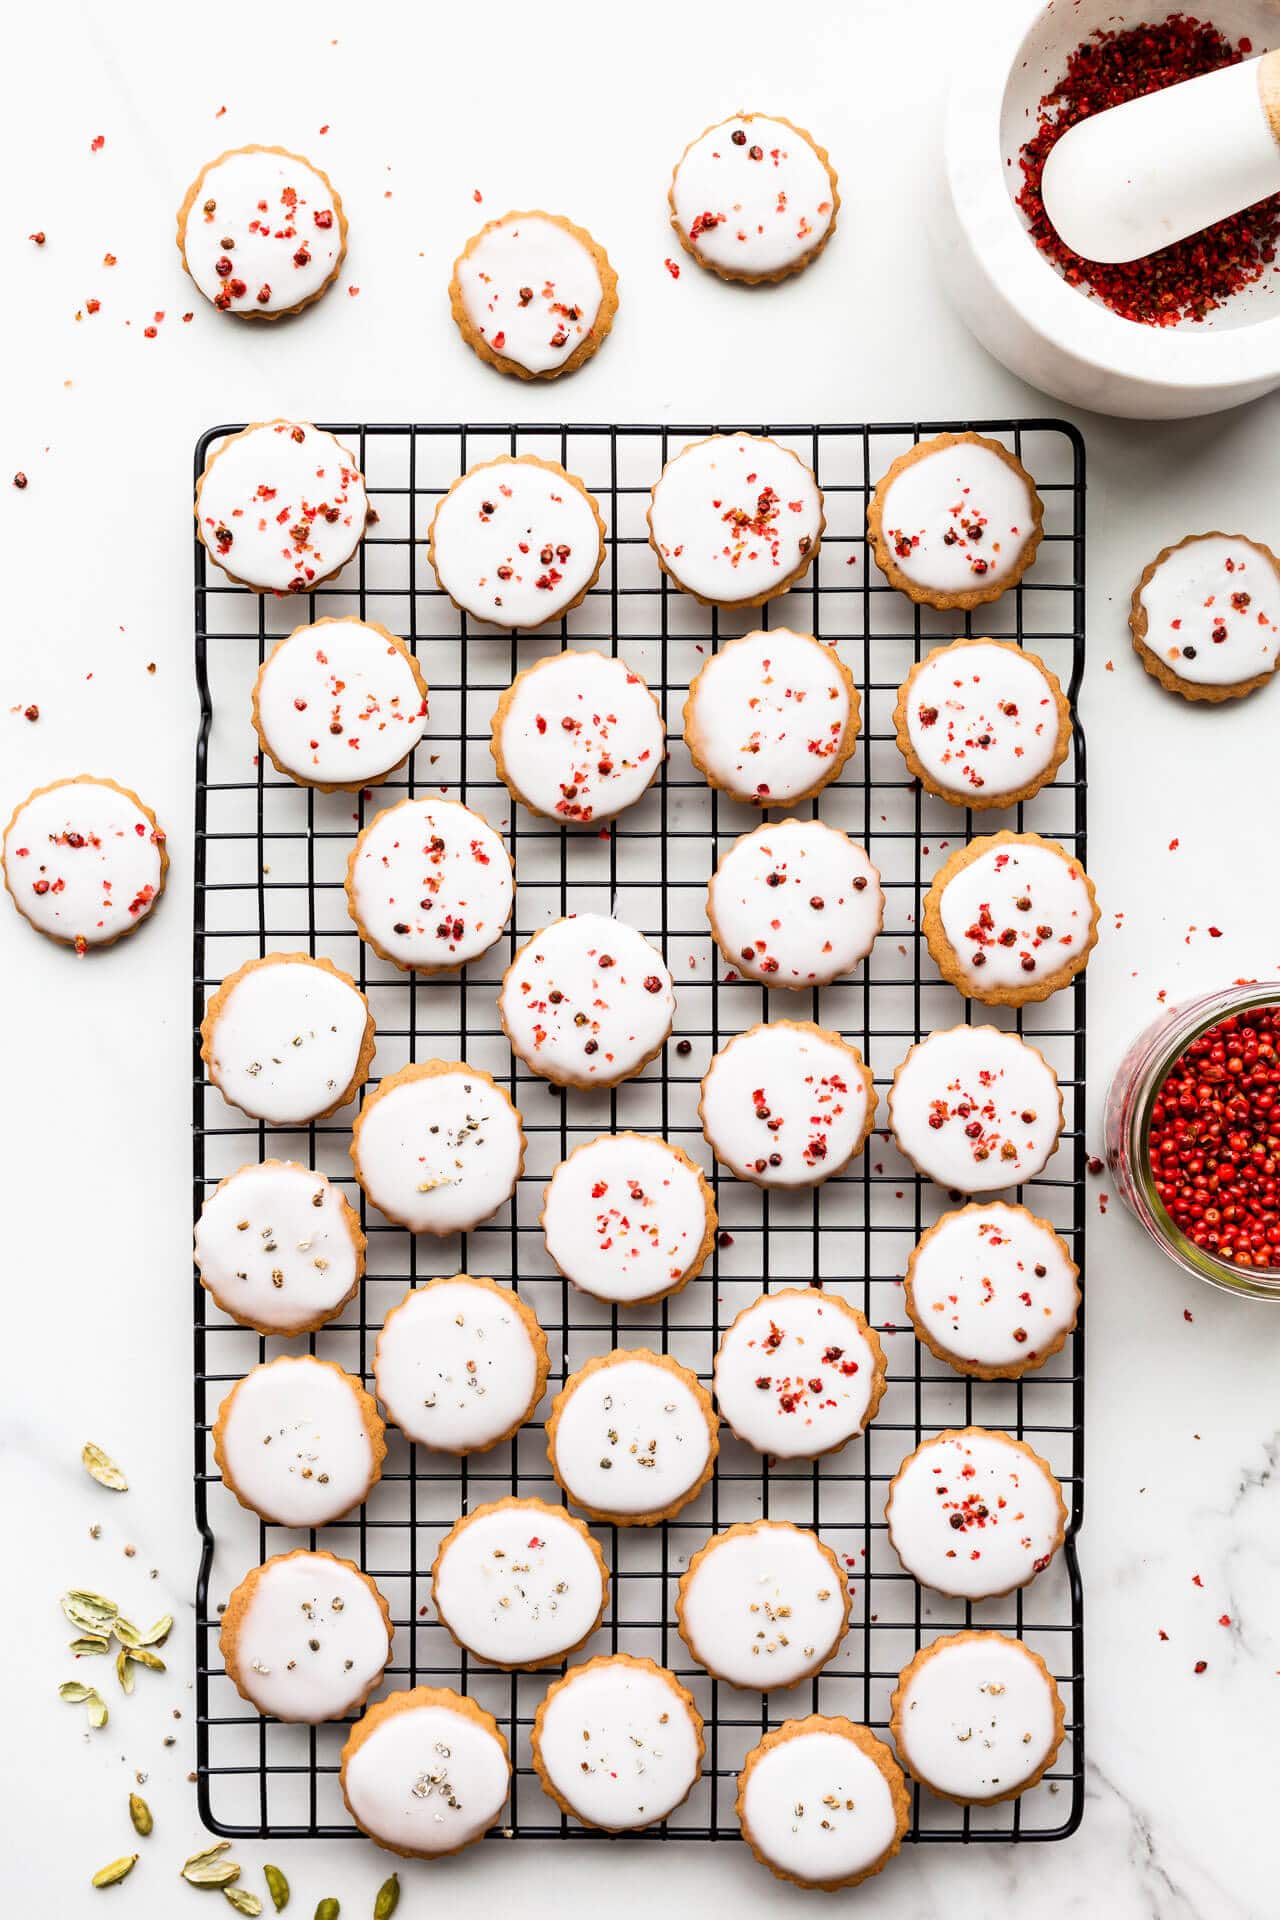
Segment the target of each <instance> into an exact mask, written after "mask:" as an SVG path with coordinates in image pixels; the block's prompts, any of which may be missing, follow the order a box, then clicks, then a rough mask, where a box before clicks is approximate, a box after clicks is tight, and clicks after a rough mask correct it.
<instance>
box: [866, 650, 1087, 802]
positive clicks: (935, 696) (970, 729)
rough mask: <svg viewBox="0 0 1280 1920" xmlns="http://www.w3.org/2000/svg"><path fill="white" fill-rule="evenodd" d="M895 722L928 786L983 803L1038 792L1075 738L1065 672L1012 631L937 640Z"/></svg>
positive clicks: (904, 693) (910, 678) (915, 671)
mask: <svg viewBox="0 0 1280 1920" xmlns="http://www.w3.org/2000/svg"><path fill="white" fill-rule="evenodd" d="M893 724H894V728H895V730H896V733H897V739H898V747H899V749H900V751H901V753H902V757H903V759H904V760H905V761H906V763H907V765H908V767H909V768H910V769H911V772H912V773H913V774H914V775H915V777H916V779H917V780H918V781H919V782H920V784H921V786H922V787H923V788H924V789H925V791H926V793H932V794H933V795H935V797H936V798H937V799H939V800H949V801H950V802H951V804H952V805H953V806H957V807H972V808H973V809H974V810H975V812H980V811H982V810H983V809H985V808H991V807H1013V806H1016V805H1017V804H1018V802H1019V801H1021V800H1030V799H1031V797H1032V795H1033V794H1036V793H1039V791H1040V789H1041V787H1043V786H1045V785H1046V784H1047V783H1048V782H1049V781H1050V780H1052V779H1053V777H1054V775H1055V774H1056V773H1057V771H1058V768H1059V767H1060V766H1061V765H1062V763H1063V761H1064V760H1065V759H1066V757H1067V754H1068V752H1069V751H1070V748H1071V705H1070V702H1069V701H1068V699H1067V696H1066V694H1065V693H1064V692H1063V691H1062V687H1061V685H1060V683H1059V681H1058V676H1057V674H1056V673H1054V672H1053V670H1052V669H1051V668H1050V667H1047V666H1046V665H1045V663H1044V661H1043V660H1042V659H1041V658H1040V656H1039V655H1038V654H1035V653H1032V652H1030V651H1029V650H1028V649H1027V648H1026V647H1019V646H1016V645H1015V644H1014V642H1013V641H1012V640H953V641H952V642H951V644H950V646H946V647H935V648H934V650H933V652H932V653H929V654H926V656H925V658H924V659H923V660H918V661H917V662H916V664H915V666H914V667H912V669H911V671H910V673H909V674H908V675H907V677H906V679H905V680H904V681H903V683H902V685H901V687H899V689H898V700H897V705H896V706H895V707H894V710H893Z"/></svg>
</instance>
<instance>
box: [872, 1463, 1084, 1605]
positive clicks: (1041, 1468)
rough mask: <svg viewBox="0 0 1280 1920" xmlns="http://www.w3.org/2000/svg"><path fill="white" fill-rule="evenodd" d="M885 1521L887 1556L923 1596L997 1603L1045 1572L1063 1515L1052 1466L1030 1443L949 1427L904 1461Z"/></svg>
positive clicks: (892, 1486) (1062, 1532) (1059, 1535)
mask: <svg viewBox="0 0 1280 1920" xmlns="http://www.w3.org/2000/svg"><path fill="white" fill-rule="evenodd" d="M884 1517H885V1522H886V1524H887V1526H888V1530H889V1544H890V1546H891V1547H892V1548H893V1550H894V1552H895V1553H896V1554H897V1556H898V1558H899V1560H900V1561H901V1562H902V1565H903V1567H904V1568H905V1569H906V1571H907V1572H908V1573H909V1574H910V1575H911V1576H912V1578H913V1579H915V1580H918V1581H919V1582H920V1585H921V1586H922V1587H932V1588H934V1589H935V1591H936V1592H938V1593H947V1594H951V1595H953V1596H954V1598H956V1599H958V1600H992V1599H997V1598H999V1596H1000V1595H1002V1594H1006V1593H1012V1592H1014V1590H1015V1589H1016V1588H1018V1587H1025V1586H1026V1584H1027V1582H1028V1581H1030V1580H1034V1579H1035V1577H1036V1575H1037V1574H1038V1573H1041V1572H1043V1570H1044V1569H1045V1567H1047V1566H1048V1564H1049V1562H1050V1561H1051V1560H1052V1559H1053V1556H1054V1554H1055V1553H1056V1552H1057V1551H1058V1548H1059V1547H1060V1546H1061V1545H1062V1542H1063V1540H1064V1538H1065V1536H1066V1524H1067V1509H1066V1504H1065V1502H1064V1501H1063V1498H1062V1488H1061V1487H1060V1486H1059V1485H1058V1482H1057V1479H1056V1478H1055V1476H1054V1474H1053V1472H1052V1470H1051V1468H1050V1467H1049V1464H1048V1462H1047V1461H1045V1460H1042V1459H1041V1458H1040V1455H1039V1454H1038V1453H1035V1452H1033V1450H1032V1449H1031V1448H1030V1447H1029V1446H1028V1445H1027V1443H1026V1442H1025V1440H1015V1439H1014V1438H1013V1436H1012V1434H1008V1433H1000V1432H997V1431H992V1430H990V1429H988V1428H986V1427H950V1428H948V1429H947V1430H946V1432H944V1433H939V1434H936V1435H935V1436H934V1437H933V1438H932V1439H930V1440H925V1441H923V1442H922V1443H921V1444H920V1446H918V1447H917V1448H916V1450H915V1452H914V1453H909V1454H908V1455H907V1457H906V1459H905V1460H904V1461H903V1463H902V1465H901V1466H900V1467H899V1469H898V1471H897V1473H896V1474H895V1475H894V1477H893V1479H892V1480H891V1481H890V1483H889V1498H888V1500H887V1502H886V1503H885V1510H884Z"/></svg>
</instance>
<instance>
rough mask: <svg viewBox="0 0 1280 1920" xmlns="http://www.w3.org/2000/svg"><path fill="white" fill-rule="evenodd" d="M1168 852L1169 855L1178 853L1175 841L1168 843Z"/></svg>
mask: <svg viewBox="0 0 1280 1920" xmlns="http://www.w3.org/2000/svg"><path fill="white" fill-rule="evenodd" d="M1169 851H1170V853H1176V852H1177V851H1178V842H1177V841H1176V840H1171V841H1170V842H1169Z"/></svg>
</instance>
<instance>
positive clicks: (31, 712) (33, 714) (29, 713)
mask: <svg viewBox="0 0 1280 1920" xmlns="http://www.w3.org/2000/svg"><path fill="white" fill-rule="evenodd" d="M22 717H23V719H24V720H38V719H39V718H40V709H39V707H38V706H37V705H36V704H35V702H34V700H33V701H32V703H31V705H30V706H29V707H24V708H23V709H22Z"/></svg>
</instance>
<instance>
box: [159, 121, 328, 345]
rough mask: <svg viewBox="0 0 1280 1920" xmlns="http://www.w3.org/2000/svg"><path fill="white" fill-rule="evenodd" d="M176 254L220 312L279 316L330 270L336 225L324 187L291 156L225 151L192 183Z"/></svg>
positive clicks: (311, 294) (312, 292)
mask: <svg viewBox="0 0 1280 1920" xmlns="http://www.w3.org/2000/svg"><path fill="white" fill-rule="evenodd" d="M228 242H230V245H228ZM182 250H183V254H184V255H185V258H186V263H187V271H188V273H189V274H190V275H191V278H192V279H193V280H194V281H195V283H196V285H197V286H198V287H199V289H200V291H201V293H202V294H203V295H204V297H205V299H206V300H211V301H212V302H213V304H214V306H215V307H218V308H220V309H221V311H222V312H223V313H287V312H288V311H289V310H290V309H291V308H293V307H299V306H301V305H302V304H303V303H304V302H305V301H307V300H313V299H314V298H315V296H316V295H317V294H318V293H319V292H320V291H321V289H322V288H323V286H324V284H325V282H326V280H328V278H329V276H330V275H331V274H332V273H333V271H334V269H335V268H336V267H337V264H338V261H339V260H340V259H341V257H342V222H341V221H340V219H339V218H338V212H337V208H336V206H335V204H334V196H333V193H332V191H331V189H330V188H329V187H328V186H326V184H325V182H324V181H323V180H322V179H321V177H320V175H319V174H318V173H317V172H316V169H315V168H314V167H312V166H309V165H308V163H307V162H306V161H305V160H303V159H301V158H299V157H298V156H297V155H295V154H286V153H270V152H254V153H243V152H242V153H228V154H224V156H223V157H222V159H221V160H217V161H215V162H214V164H213V165H212V166H211V167H209V168H208V169H207V170H206V172H205V174H204V177H203V179H202V180H201V181H200V185H199V190H198V191H197V193H196V197H195V202H194V204H193V206H192V208H191V210H190V212H189V213H188V215H187V217H186V220H185V221H184V223H183V229H182Z"/></svg>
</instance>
